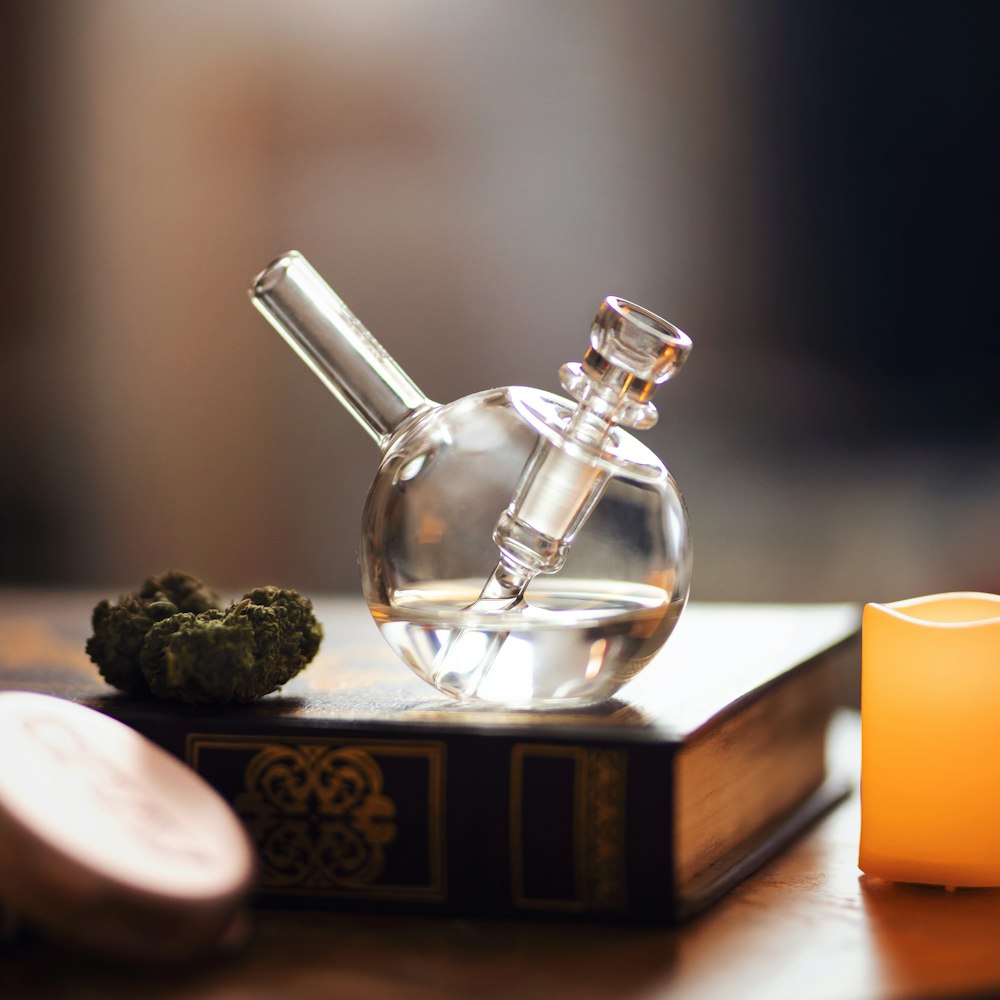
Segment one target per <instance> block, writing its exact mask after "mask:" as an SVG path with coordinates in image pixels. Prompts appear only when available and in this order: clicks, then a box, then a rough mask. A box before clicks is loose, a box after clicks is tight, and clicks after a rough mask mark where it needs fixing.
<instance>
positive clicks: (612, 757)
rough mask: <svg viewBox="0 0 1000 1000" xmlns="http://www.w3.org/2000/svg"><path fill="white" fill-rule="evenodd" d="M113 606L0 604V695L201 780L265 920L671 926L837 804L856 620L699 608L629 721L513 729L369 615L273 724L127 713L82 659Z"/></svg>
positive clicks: (187, 713)
mask: <svg viewBox="0 0 1000 1000" xmlns="http://www.w3.org/2000/svg"><path fill="white" fill-rule="evenodd" d="M97 599H98V597H97V596H96V595H88V594H80V593H75V594H74V593H52V592H46V591H36V592H32V591H7V592H5V593H4V594H3V597H2V604H0V688H2V689H22V690H33V691H41V692H44V693H49V694H54V695H58V696H61V697H66V698H70V699H73V700H76V701H79V702H82V703H84V704H87V705H90V706H92V707H94V708H98V709H100V710H101V711H104V712H106V713H108V714H109V715H112V716H114V717H115V718H118V719H120V720H122V721H124V722H126V723H128V724H129V725H131V726H133V727H134V728H136V729H137V730H139V731H140V732H142V733H143V734H145V735H146V736H148V737H150V738H151V739H153V740H154V741H155V742H157V743H159V744H160V745H162V746H163V747H165V748H166V749H168V750H170V751H171V752H172V753H174V754H176V755H177V756H178V757H180V758H182V759H183V760H185V761H186V762H187V763H188V764H190V765H191V766H192V767H193V768H194V769H195V770H197V771H198V772H199V773H200V774H201V775H202V776H203V777H204V778H206V779H207V780H208V781H209V782H210V783H211V784H212V785H213V786H214V787H215V788H216V789H218V790H219V791H220V792H221V793H222V794H223V795H224V796H225V798H226V799H227V800H228V801H229V802H230V803H231V805H232V806H233V808H234V809H235V811H236V812H237V813H238V814H239V816H240V817H241V819H242V820H243V822H244V823H245V825H246V827H247V829H248V830H249V831H250V833H251V836H252V837H253V839H254V841H255V843H256V845H257V849H258V854H259V858H260V880H259V893H260V899H261V901H262V902H268V903H275V904H283V905H315V906H332V907H341V908H356V909H387V908H391V909H396V910H410V911H415V912H428V913H430V912H439V913H453V914H454V913H462V914H494V915H511V914H525V913H535V914H544V913H548V914H558V915H563V916H580V917H587V918H601V919H635V920H650V921H666V922H672V921H677V920H681V919H684V918H686V917H688V916H690V915H691V914H693V913H695V912H697V911H698V910H700V909H702V908H703V907H705V906H706V905H708V904H709V903H711V902H712V901H713V900H714V899H716V898H718V897H719V896H720V895H721V894H722V893H724V892H725V891H726V890H727V889H728V888H730V887H731V886H732V885H734V884H735V883H736V882H738V881H739V880H740V879H741V878H743V877H745V876H746V875H747V874H749V873H750V872H751V871H753V870H754V869H755V868H756V867H758V866H759V865H760V864H761V863H763V861H765V860H766V859H767V858H768V857H770V856H772V855H773V854H774V853H775V852H776V851H777V850H779V849H780V848H781V847H782V846H784V845H785V844H786V843H787V842H788V841H789V840H790V839H791V838H792V837H794V836H795V834H796V833H798V832H799V831H800V830H801V829H802V828H803V827H804V826H805V825H806V824H808V823H809V822H811V821H812V820H813V819H815V818H816V817H817V816H818V815H819V814H820V813H821V812H822V811H823V810H825V809H826V808H828V807H829V805H830V804H831V803H832V802H833V801H835V800H836V798H837V797H839V796H840V795H841V794H842V793H843V788H842V787H841V786H839V785H837V784H836V783H831V781H830V780H829V777H828V775H827V769H826V760H825V740H826V732H827V726H828V722H829V720H830V718H831V716H832V714H833V712H834V711H835V710H836V708H837V706H838V704H840V703H841V701H842V696H843V693H844V691H845V689H846V688H845V685H846V683H847V682H848V680H849V673H850V670H851V669H852V664H853V665H854V666H855V667H856V663H857V647H856V643H855V642H854V639H855V638H856V634H857V629H858V625H859V612H858V609H857V608H855V607H853V606H848V605H801V606H797V605H736V604H732V605H714V604H702V605H699V604H697V603H694V604H692V605H690V606H689V607H688V608H687V610H686V611H685V612H684V615H683V616H682V617H681V620H680V623H679V625H678V627H677V629H676V631H675V633H674V635H673V636H672V637H671V639H670V641H669V642H668V643H667V645H666V647H665V648H664V649H663V651H662V652H661V653H660V654H658V655H657V657H656V658H654V660H653V661H652V662H651V663H650V664H649V665H648V666H647V667H646V668H645V670H644V671H642V673H640V674H639V675H638V676H637V677H636V678H635V679H633V680H632V681H630V682H629V683H628V684H627V685H626V686H625V687H624V688H623V689H622V690H621V691H620V692H619V695H618V696H617V697H616V698H614V699H613V700H611V701H609V702H607V703H605V704H602V705H599V706H594V707H591V708H587V709H577V710H563V711H558V712H551V711H550V712H537V711H536V712H505V711H501V710H497V709H495V708H490V707H481V708H480V707H474V706H470V705H466V704H461V703H458V702H455V701H452V700H450V699H448V698H446V697H445V696H443V695H440V694H438V693H437V692H435V691H434V690H433V689H431V688H430V687H428V686H427V685H426V684H424V683H423V682H422V681H420V680H419V679H418V678H416V677H415V676H414V675H413V674H411V672H410V671H409V670H408V669H407V668H406V667H405V666H404V665H403V664H402V663H401V662H399V661H398V660H397V659H396V658H395V656H394V655H393V653H392V652H391V651H390V650H389V648H388V647H387V646H386V645H385V644H384V642H383V641H382V639H381V638H380V637H379V635H378V633H377V631H376V629H375V626H374V624H373V623H372V621H371V619H370V616H369V615H368V611H367V609H366V607H365V606H364V604H363V602H362V601H361V600H360V599H351V598H338V599H328V600H320V601H317V602H316V610H317V614H318V616H319V617H320V619H321V620H322V622H323V625H324V629H325V634H326V638H325V640H324V643H323V647H322V649H321V650H320V653H319V655H318V656H317V658H316V660H315V662H314V663H313V664H312V665H310V666H309V667H308V668H307V669H306V671H305V672H304V673H303V674H301V675H300V676H299V677H297V678H296V679H295V680H294V681H293V682H291V683H289V684H288V685H286V686H285V688H284V689H283V690H282V691H281V692H278V693H276V694H274V695H270V696H268V697H267V698H265V699H263V700H262V701H260V702H258V703H256V704H253V705H249V706H241V707H233V708H225V709H223V708H192V707H189V706H181V705H174V704H169V703H165V702H157V701H150V700H140V699H135V698H131V697H128V696H126V695H124V694H121V693H118V692H116V691H114V689H112V688H110V687H108V686H107V685H106V684H105V683H104V681H103V679H102V678H101V677H100V675H99V674H98V672H97V669H96V667H94V665H93V664H92V663H90V661H89V660H88V659H87V657H86V655H85V653H84V651H83V648H84V642H85V640H86V638H87V636H88V635H89V632H90V611H91V609H92V607H93V604H94V603H96V600H97Z"/></svg>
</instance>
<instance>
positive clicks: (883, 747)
mask: <svg viewBox="0 0 1000 1000" xmlns="http://www.w3.org/2000/svg"><path fill="white" fill-rule="evenodd" d="M861 741H862V763H861V849H860V858H859V861H858V865H859V867H860V868H861V869H862V871H864V872H865V873H866V874H868V875H876V876H879V877H881V878H886V879H892V880H893V881H897V882H925V883H930V884H932V885H944V886H948V887H949V888H951V887H954V886H1000V597H998V596H995V595H992V594H975V593H957V594H936V595H933V596H931V597H918V598H914V599H913V600H909V601H898V602H896V603H894V604H885V605H883V604H869V605H867V606H866V607H865V611H864V619H863V625H862V679H861Z"/></svg>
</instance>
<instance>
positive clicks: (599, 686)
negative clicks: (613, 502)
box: [371, 577, 684, 707]
mask: <svg viewBox="0 0 1000 1000" xmlns="http://www.w3.org/2000/svg"><path fill="white" fill-rule="evenodd" d="M481 588H482V582H481V581H480V580H478V579H466V580H448V581H435V582H434V583H432V584H429V585H424V586H420V587H413V588H411V589H407V590H400V591H397V592H396V593H395V595H394V599H393V603H392V606H391V607H389V606H387V605H382V606H377V605H373V606H372V609H371V610H372V614H373V617H374V619H375V622H376V624H377V625H378V628H379V630H380V632H381V633H382V636H383V637H384V638H385V640H386V642H387V643H388V644H389V645H390V646H391V647H392V649H393V650H394V651H395V652H396V654H397V655H398V656H400V657H401V658H402V659H403V660H404V661H405V662H406V663H407V664H408V665H409V666H410V668H411V669H412V670H414V671H415V672H416V673H417V674H419V675H420V676H421V677H423V678H424V679H425V680H426V681H428V682H429V683H430V684H432V685H433V686H434V687H436V688H438V690H440V691H443V692H445V693H447V694H450V695H452V696H454V697H457V698H460V699H463V700H464V699H475V700H480V701H486V702H493V703H498V704H503V705H506V706H508V707H518V706H524V707H544V706H546V705H551V706H562V707H569V706H571V705H572V704H574V703H578V704H589V703H592V702H595V701H600V700H603V699H604V698H606V697H610V695H611V694H612V693H613V692H614V691H616V690H617V689H618V688H619V687H620V686H621V685H622V684H623V683H625V682H626V681H627V680H628V679H629V678H630V677H632V676H633V675H634V674H636V673H637V672H638V671H639V670H641V669H642V667H644V666H645V665H646V663H647V662H648V661H649V659H650V658H651V657H652V656H653V655H654V654H655V653H656V652H657V651H658V650H659V648H660V647H661V646H662V645H663V642H664V640H665V638H666V636H667V635H669V633H670V631H671V630H672V628H673V626H674V623H675V621H676V619H677V617H678V616H679V615H680V613H681V610H682V608H683V606H684V599H683V596H681V595H676V594H671V592H670V591H669V590H665V589H663V588H662V587H658V586H653V585H643V584H637V583H630V582H623V581H621V580H611V579H598V578H587V579H573V578H567V579H560V578H558V577H536V578H535V579H534V580H533V581H532V582H531V584H530V585H529V587H528V589H527V592H526V594H525V595H524V601H523V603H520V604H519V605H518V606H517V607H515V608H512V609H509V610H507V611H480V612H478V613H477V612H476V611H475V610H471V609H470V605H472V607H473V608H474V606H475V601H476V598H477V597H478V595H479V592H480V590H481Z"/></svg>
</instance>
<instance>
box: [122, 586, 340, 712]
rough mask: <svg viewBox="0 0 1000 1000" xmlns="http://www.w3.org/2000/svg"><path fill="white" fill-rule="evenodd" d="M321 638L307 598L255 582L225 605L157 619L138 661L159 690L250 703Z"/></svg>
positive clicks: (185, 697) (295, 668)
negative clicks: (223, 608)
mask: <svg viewBox="0 0 1000 1000" xmlns="http://www.w3.org/2000/svg"><path fill="white" fill-rule="evenodd" d="M322 638H323V630H322V627H321V626H320V624H319V622H318V621H316V617H315V615H314V614H313V610H312V604H311V602H310V601H309V600H308V599H307V598H304V597H302V596H301V595H299V594H297V593H296V592H295V591H294V590H280V589H279V588H277V587H261V588H258V589H257V590H252V591H250V593H248V594H247V595H246V596H244V597H243V599H242V600H240V601H238V602H237V603H236V604H233V605H232V606H230V607H229V608H227V609H226V611H225V612H217V611H205V612H202V613H201V614H197V615H174V616H173V617H172V618H168V619H165V620H164V621H161V622H157V624H156V625H154V626H153V628H152V629H150V632H149V636H148V637H147V640H146V643H145V646H144V647H143V650H142V656H141V658H140V662H141V665H142V672H143V675H144V676H145V678H146V683H147V684H148V685H149V690H150V691H151V692H152V693H153V694H155V695H157V696H158V697H161V698H171V699H175V700H180V701H187V702H190V703H192V704H202V703H216V704H219V703H222V704H226V703H231V702H237V703H239V702H249V701H256V700H257V699H258V698H262V697H263V696H264V695H266V694H270V693H271V692H272V691H276V690H277V689H278V688H280V687H281V686H282V685H283V684H285V683H287V682H288V681H290V680H291V679H292V678H293V677H294V676H295V675H296V674H297V673H299V671H301V670H302V668H303V667H305V665H306V664H307V663H308V662H309V661H310V660H311V659H312V658H313V657H314V656H315V655H316V652H317V650H318V649H319V644H320V641H321V640H322Z"/></svg>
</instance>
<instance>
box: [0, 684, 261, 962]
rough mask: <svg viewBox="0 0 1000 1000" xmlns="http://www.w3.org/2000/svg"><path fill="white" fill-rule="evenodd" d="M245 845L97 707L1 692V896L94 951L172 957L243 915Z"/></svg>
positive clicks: (250, 865) (216, 803)
mask: <svg viewBox="0 0 1000 1000" xmlns="http://www.w3.org/2000/svg"><path fill="white" fill-rule="evenodd" d="M253 874H254V852H253V848H252V845H251V843H250V840H249V838H248V836H247V834H246V831H245V830H244V829H243V827H242V825H241V824H240V821H239V819H238V818H237V816H236V815H235V813H234V812H233V811H232V810H231V809H230V808H229V806H228V805H227V803H226V802H225V801H224V800H223V799H222V798H221V796H219V795H218V793H217V792H216V791H215V790H214V789H212V788H211V787H210V786H209V785H208V784H207V783H206V782H205V781H204V780H203V779H202V778H200V777H199V776H198V775H197V774H195V772H194V771H192V770H191V769H190V768H188V767H186V766H185V765H184V764H182V763H181V762H180V761H179V760H177V759H176V758H175V757H173V756H171V755H170V754H168V753H167V752H166V751H165V750H163V749H161V748H160V747H158V746H156V745H155V744H154V743H152V742H151V741H150V740H148V739H146V738H145V737H143V736H141V735H140V734H139V733H137V732H136V731H135V730H133V729H130V728H129V727H128V726H125V725H123V724H122V723H120V722H117V721H115V720H114V719H111V718H109V717H108V716H106V715H103V714H101V713H100V712H98V711H95V710H94V709H90V708H85V707H84V706H82V705H77V704H75V703H73V702H69V701H65V700H63V699H60V698H53V697H50V696H48V695H41V694H34V693H29V692H21V691H14V692H5V693H0V897H2V900H3V902H4V904H6V905H7V906H9V907H12V908H13V909H14V910H15V911H16V912H17V913H18V914H20V916H21V918H22V919H23V920H24V922H25V923H26V924H28V925H31V926H35V927H37V928H38V929H40V930H42V931H43V932H46V933H47V934H49V935H50V936H52V937H55V938H59V939H62V940H64V941H66V942H68V943H71V944H75V945H78V946H82V947H84V948H86V949H87V950H89V951H93V952H100V953H104V954H110V955H116V956H122V957H126V958H134V959H137V960H149V959H158V960H173V959H184V958H189V957H192V956H194V955H196V954H199V953H201V952H207V951H211V950H213V949H214V948H215V947H217V946H218V945H219V944H220V943H221V942H222V941H224V940H226V939H227V937H230V936H231V935H232V933H233V928H234V926H237V925H240V923H241V922H242V921H243V920H244V913H245V910H244V903H245V900H246V897H247V894H248V892H249V890H250V888H251V885H252V881H253Z"/></svg>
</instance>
